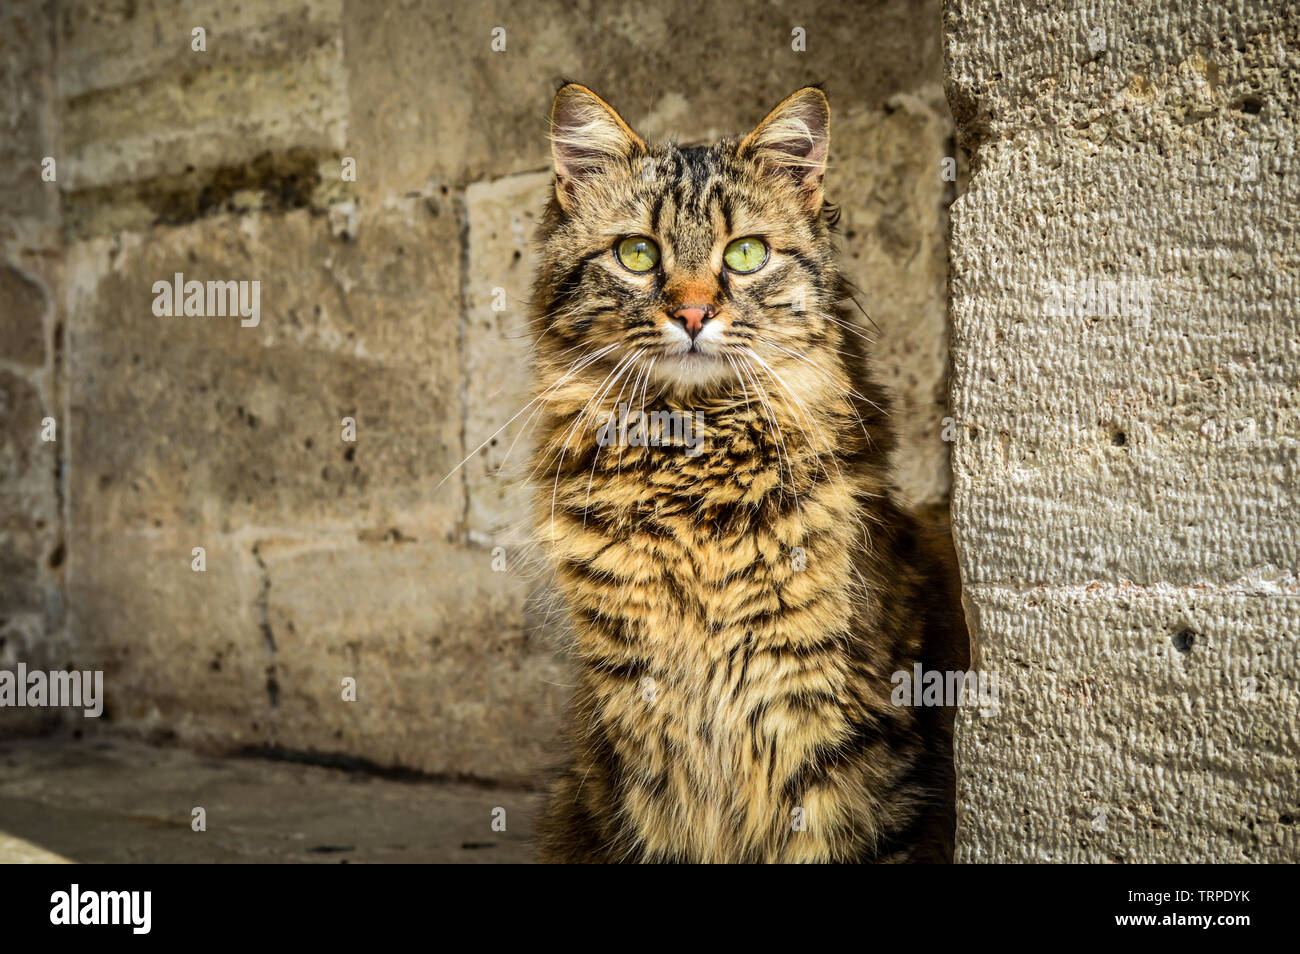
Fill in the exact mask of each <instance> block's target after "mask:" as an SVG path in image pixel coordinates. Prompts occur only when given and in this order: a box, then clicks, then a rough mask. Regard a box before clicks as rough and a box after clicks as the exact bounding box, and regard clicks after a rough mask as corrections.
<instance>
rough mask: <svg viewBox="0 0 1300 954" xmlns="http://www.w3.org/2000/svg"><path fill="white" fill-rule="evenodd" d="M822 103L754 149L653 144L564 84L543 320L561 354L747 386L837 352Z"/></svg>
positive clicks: (545, 240)
mask: <svg viewBox="0 0 1300 954" xmlns="http://www.w3.org/2000/svg"><path fill="white" fill-rule="evenodd" d="M829 136H830V111H829V107H828V105H827V102H826V97H825V95H824V94H823V93H822V92H821V90H820V89H817V88H816V87H806V88H804V89H800V90H798V91H797V92H795V93H793V94H792V95H791V96H789V97H787V98H786V99H785V100H784V101H782V102H781V103H780V104H779V105H778V106H777V107H776V108H775V109H773V110H772V111H771V113H769V114H768V116H767V117H766V118H765V119H764V120H763V121H762V122H761V123H759V124H758V126H757V127H756V128H755V129H754V130H753V131H752V132H751V133H749V134H748V135H747V136H745V137H744V138H742V139H738V140H732V139H723V140H721V141H720V142H718V143H716V144H714V145H712V146H692V147H682V146H678V145H677V144H675V143H671V142H670V143H664V144H657V145H656V144H650V143H647V142H646V141H645V140H643V139H642V138H641V137H640V136H638V135H637V134H636V133H635V132H634V131H633V130H632V128H631V127H630V126H629V125H628V124H627V123H626V122H624V121H623V119H622V118H621V117H620V116H619V115H618V113H616V112H615V111H614V109H613V108H612V107H611V106H610V105H609V104H608V103H606V102H605V101H604V100H602V99H601V98H600V97H599V96H597V95H596V94H595V93H593V92H592V91H591V90H589V89H587V88H586V87H585V86H580V85H578V84H576V83H570V84H567V85H565V86H563V87H561V88H560V90H559V92H558V93H557V94H556V97H555V103H554V106H553V109H552V113H551V143H552V153H553V157H554V163H555V193H554V196H555V197H554V201H553V202H552V204H551V207H550V210H549V212H548V215H547V217H546V219H545V221H544V224H543V227H542V231H541V249H540V251H541V259H542V265H541V269H540V271H539V277H538V283H537V289H536V291H537V300H536V305H535V307H536V308H537V310H538V313H537V315H536V317H537V319H538V321H539V322H540V323H541V327H542V328H543V334H544V335H546V336H549V338H550V340H551V343H552V344H553V345H554V346H556V347H558V348H559V349H570V350H571V353H572V354H574V355H575V356H576V355H578V354H580V353H587V354H593V353H595V352H596V351H597V350H598V349H602V348H607V347H609V346H613V347H609V350H607V351H606V352H605V355H604V357H603V359H602V363H608V364H610V365H614V364H615V363H616V362H618V361H620V360H627V361H630V362H633V363H634V364H635V365H637V366H638V367H643V368H645V369H646V370H645V373H646V375H647V377H648V379H649V380H651V381H652V382H653V383H655V384H656V385H657V386H659V385H666V386H670V387H673V388H675V389H678V390H684V391H690V390H694V389H709V388H716V387H721V386H725V385H726V384H727V382H732V383H735V382H737V381H739V382H743V381H744V380H746V378H745V377H744V376H745V375H747V374H750V373H751V372H753V373H757V372H759V370H760V366H761V365H762V364H764V363H766V364H767V365H768V366H769V368H777V367H779V366H782V365H788V364H789V363H790V362H792V361H796V360H799V359H798V358H797V357H796V356H806V353H807V352H808V351H810V350H812V349H814V348H817V347H821V346H826V345H828V344H829V346H830V347H834V344H833V341H837V340H838V337H839V336H838V334H837V333H836V332H835V329H834V328H833V326H832V322H834V321H835V319H834V318H832V317H831V315H832V314H833V309H834V303H835V299H836V297H837V294H838V291H839V288H838V282H837V278H836V272H835V267H834V263H833V250H832V247H831V240H830V236H829V234H828V228H827V219H828V218H829V216H828V215H827V214H826V212H827V210H826V208H825V200H824V197H823V191H822V183H823V179H824V176H825V172H826V157H827V150H828V147H829V141H830V138H829Z"/></svg>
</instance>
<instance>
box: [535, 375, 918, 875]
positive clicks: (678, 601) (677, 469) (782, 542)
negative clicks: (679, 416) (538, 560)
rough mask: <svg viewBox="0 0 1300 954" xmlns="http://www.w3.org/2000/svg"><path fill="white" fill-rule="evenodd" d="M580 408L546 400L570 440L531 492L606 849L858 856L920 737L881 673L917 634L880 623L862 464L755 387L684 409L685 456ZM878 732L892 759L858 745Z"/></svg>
mask: <svg viewBox="0 0 1300 954" xmlns="http://www.w3.org/2000/svg"><path fill="white" fill-rule="evenodd" d="M584 406H585V407H587V413H586V415H585V417H584V418H583V419H584V420H585V421H587V423H586V424H585V426H584V425H583V424H578V425H576V426H575V421H576V420H577V419H578V418H577V414H578V410H577V409H576V408H568V409H567V410H568V411H570V412H571V413H565V410H561V409H560V408H557V411H559V413H557V414H556V415H555V417H554V418H553V419H552V422H551V431H550V434H549V436H550V438H551V441H550V445H549V446H551V447H552V448H554V447H556V446H557V445H558V444H559V442H560V441H561V440H562V439H563V437H564V435H565V434H566V433H572V435H573V436H572V437H571V440H570V444H569V446H568V447H567V448H566V451H565V452H564V453H563V454H562V455H556V454H551V455H550V457H548V458H545V462H546V465H547V466H550V465H551V464H552V463H553V464H554V467H555V471H554V478H553V479H552V480H550V481H545V480H542V481H539V486H540V487H541V488H542V489H541V491H540V492H539V495H538V499H537V522H538V527H539V530H540V531H541V533H542V535H543V538H544V540H545V542H546V545H547V547H548V550H549V551H550V553H551V557H552V559H553V561H554V565H555V569H556V579H557V582H558V585H559V588H560V590H561V592H562V593H563V596H564V599H565V602H566V604H567V607H568V609H569V611H570V613H571V617H572V620H573V624H574V635H575V647H574V648H575V658H576V660H577V662H578V668H579V691H578V698H577V700H576V709H575V711H576V712H578V713H580V714H581V716H582V718H583V719H584V724H583V725H582V726H580V727H575V728H576V738H575V742H576V749H577V751H576V753H575V756H576V757H575V765H574V767H573V770H572V772H573V775H571V776H570V778H574V777H577V779H578V780H577V784H576V786H573V787H572V788H571V792H569V793H568V797H572V798H573V799H574V800H575V801H576V802H577V803H578V804H586V805H588V806H589V809H588V810H589V811H591V812H592V813H593V814H594V815H599V816H603V820H602V822H601V823H599V825H598V827H599V828H600V829H601V830H602V832H603V834H602V836H601V837H602V839H603V840H604V842H605V843H606V844H607V845H608V846H609V849H610V850H609V852H608V855H609V857H610V858H611V860H613V859H615V858H617V857H618V855H619V853H620V852H623V853H625V855H626V856H627V857H629V858H636V859H639V860H650V859H663V860H669V859H674V860H685V859H690V860H701V861H735V860H762V861H830V860H845V859H847V858H848V857H854V856H861V855H865V854H869V853H871V852H872V851H873V849H874V847H875V846H876V845H877V844H878V843H879V841H880V840H881V839H882V838H883V837H884V836H885V834H886V833H887V831H888V830H889V829H890V828H891V827H892V826H894V825H895V824H896V823H897V822H898V820H899V819H900V818H901V817H903V816H905V815H906V814H907V811H908V809H909V808H910V807H911V806H910V804H906V802H907V801H908V800H907V799H904V802H905V803H904V804H898V805H883V806H877V805H873V804H872V801H873V799H872V794H871V793H872V790H873V788H874V789H877V790H879V785H880V782H881V781H882V780H884V781H891V780H896V779H898V778H902V777H903V776H905V775H906V774H907V773H908V771H909V770H910V769H911V767H912V762H911V760H910V759H909V756H914V755H915V754H916V752H917V742H916V740H913V739H912V738H911V736H912V735H913V732H914V730H913V727H912V726H910V725H909V724H907V723H908V721H909V720H908V719H907V718H905V714H900V713H897V712H893V711H891V709H892V708H893V707H891V706H890V705H889V700H888V691H889V682H888V673H889V672H892V671H893V670H894V668H896V667H898V666H901V665H903V663H904V661H905V659H910V658H911V657H912V656H913V655H915V652H916V651H917V650H918V649H919V642H920V627H919V626H918V625H917V621H913V622H912V624H911V625H908V626H904V627H901V628H896V629H895V632H894V634H892V635H891V634H887V633H885V632H883V626H884V625H885V622H886V620H885V618H886V616H887V615H888V614H887V607H888V605H889V602H890V597H889V589H890V587H891V586H892V585H895V584H893V583H891V582H890V581H886V580H883V579H878V578H876V573H877V570H876V569H875V568H873V567H872V566H871V565H870V564H871V561H870V560H869V559H867V557H868V556H869V554H870V552H871V551H870V546H871V543H870V539H871V533H872V524H873V523H877V524H878V523H879V522H880V519H881V515H880V514H879V513H876V512H874V510H873V508H872V500H873V488H874V487H875V483H874V480H873V477H872V475H871V474H870V473H864V472H863V471H862V470H861V469H859V468H855V467H854V466H852V465H851V464H850V463H849V462H848V461H846V460H841V459H840V455H839V454H838V453H837V451H836V449H835V448H834V447H831V446H825V445H823V446H820V447H819V446H817V445H816V444H813V443H810V442H808V441H807V440H806V439H805V438H804V436H803V434H802V433H801V431H800V427H799V421H798V420H797V418H796V417H795V416H794V415H793V414H791V413H789V412H787V413H786V414H784V415H782V414H779V413H778V414H776V415H775V417H774V418H773V419H772V420H768V419H767V418H766V417H765V416H764V414H763V413H762V404H761V402H759V401H757V400H755V401H752V402H750V403H749V404H745V403H735V402H731V403H725V402H722V403H714V404H710V405H706V406H704V407H702V408H696V409H691V410H692V412H693V413H696V414H697V415H698V417H697V418H696V419H697V420H700V421H702V426H701V431H700V434H699V435H698V436H699V437H700V444H699V447H698V448H697V450H698V454H697V456H693V457H692V456H688V455H687V454H686V452H685V448H683V447H679V446H673V447H665V446H659V447H634V446H617V447H602V446H600V444H599V443H598V442H597V440H596V439H595V435H596V434H598V432H599V427H598V425H599V422H600V421H602V420H605V419H607V416H608V415H609V414H610V413H613V412H614V408H613V407H608V408H606V407H603V406H602V407H601V409H600V411H593V410H592V408H591V406H590V405H584ZM652 407H653V405H652ZM561 408H563V405H562V404H561ZM678 412H680V409H679V410H678ZM811 427H812V424H811V423H810V422H805V424H804V428H806V429H807V428H811ZM579 434H583V435H585V439H580V438H579V436H578V435H579ZM560 456H563V458H564V459H563V460H560V459H559V457H560ZM552 459H553V460H552ZM548 486H549V490H550V492H549V493H547V492H546V488H547V487H548ZM877 530H878V532H879V529H878V528H877ZM873 623H874V624H875V625H876V626H877V627H878V628H882V631H879V632H877V633H875V634H873V635H874V637H875V638H874V645H868V642H867V641H864V639H863V637H862V630H863V627H864V626H871V625H873ZM908 633H910V634H911V636H912V638H910V639H909V638H906V634H908ZM899 636H904V638H901V639H900V638H898V637H899ZM900 740H902V744H901V745H900V744H899V741H900ZM887 745H888V746H893V747H894V754H895V756H896V758H894V759H893V760H892V764H891V761H890V760H888V759H882V760H881V761H880V762H879V764H874V765H872V764H868V762H867V761H866V760H865V759H864V756H865V755H866V753H867V751H868V749H870V748H873V747H874V748H885V747H887ZM864 746H866V747H867V748H864ZM569 784H570V785H572V782H570V783H569ZM562 787H564V786H562ZM584 790H585V793H584Z"/></svg>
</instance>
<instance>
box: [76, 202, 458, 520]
mask: <svg viewBox="0 0 1300 954" xmlns="http://www.w3.org/2000/svg"><path fill="white" fill-rule="evenodd" d="M432 208H437V209H438V212H437V214H434V212H433V211H431V209H432ZM458 231H459V230H458V226H457V224H456V222H455V220H454V217H453V216H452V214H451V213H450V211H449V210H447V209H445V208H441V207H437V206H426V203H425V202H424V201H423V200H412V201H409V202H407V203H405V204H403V205H402V206H400V207H398V208H396V209H389V210H378V211H376V213H375V214H374V215H373V216H369V217H367V216H362V219H361V221H360V224H359V225H358V234H359V237H358V239H357V240H356V242H355V243H352V242H343V241H337V240H334V239H331V238H330V236H329V233H328V231H327V226H326V223H325V221H324V220H323V219H321V218H312V217H309V216H308V215H307V213H302V212H300V213H295V214H293V215H289V216H285V217H283V218H274V217H262V216H254V217H251V218H250V219H244V220H236V219H226V218H222V219H213V220H205V221H204V222H201V223H196V224H195V225H192V226H188V227H185V228H182V229H177V230H173V231H165V232H161V233H159V234H158V236H157V237H156V240H153V241H150V242H147V243H145V242H141V241H139V240H138V239H133V238H130V237H126V238H123V239H120V240H117V241H114V242H109V241H107V240H95V241H89V242H85V243H81V244H79V245H77V246H74V247H73V249H72V250H71V252H70V256H71V258H72V263H71V265H70V268H71V269H72V270H74V271H75V273H76V274H77V276H78V287H77V289H76V291H75V292H74V293H73V294H72V304H71V306H70V308H69V323H70V335H69V347H70V357H69V378H70V382H71V387H72V390H71V399H70V400H71V409H72V414H73V422H72V439H73V441H74V444H75V449H74V456H73V463H74V467H73V474H72V479H73V487H74V492H73V504H74V507H75V508H76V514H77V517H76V521H77V522H78V523H79V524H80V525H82V526H85V525H87V524H94V525H100V526H108V525H112V526H136V527H138V526H154V525H162V526H170V525H176V524H183V525H202V526H220V527H227V528H229V527H238V526H241V525H243V524H252V525H267V524H271V525H275V524H276V523H277V522H280V521H285V522H297V521H301V520H310V521H312V522H314V523H315V524H317V525H319V526H328V525H333V526H360V527H365V526H382V527H385V528H388V527H395V526H400V527H402V528H403V532H404V533H406V534H407V535H409V536H416V535H419V536H422V537H427V536H428V535H430V534H434V535H441V534H444V533H447V532H450V531H451V530H452V528H453V527H454V526H455V524H456V522H457V520H458V519H459V517H460V513H461V508H462V501H461V499H460V498H459V497H458V489H457V488H456V487H454V486H453V487H449V488H444V489H443V490H442V491H440V492H437V493H435V490H436V488H437V485H438V483H439V481H440V480H441V479H442V477H443V475H444V474H446V473H447V472H448V471H449V470H450V469H451V467H452V466H453V465H454V464H455V463H456V462H457V461H458V460H459V459H460V456H461V455H460V446H461V439H460V428H461V412H460V387H459V371H460V369H459V364H458V354H457V350H456V348H455V347H454V346H453V342H454V341H455V340H456V337H457V334H458V331H457V329H458V325H459V308H458V304H457V303H458V300H459V289H458V285H459V274H460V273H459V257H458V256H456V255H454V254H453V253H454V249H455V247H456V245H455V236H456V235H457V234H458ZM176 272H181V273H182V274H183V275H184V277H185V279H186V280H190V279H195V280H200V281H208V280H219V281H226V280H232V281H250V282H251V281H260V282H261V283H262V284H261V286H260V306H261V312H262V313H261V318H260V323H259V324H258V325H257V326H255V327H243V326H241V319H239V318H238V317H225V318H223V317H203V318H196V317H171V318H167V317H157V316H156V315H155V314H154V313H153V302H154V292H153V284H154V282H157V281H165V282H171V281H173V275H174V274H175V273H176ZM250 287H251V286H250ZM344 418H353V419H354V420H355V421H356V441H355V442H348V441H345V440H344V439H343V437H344V425H343V423H342V422H343V419H344Z"/></svg>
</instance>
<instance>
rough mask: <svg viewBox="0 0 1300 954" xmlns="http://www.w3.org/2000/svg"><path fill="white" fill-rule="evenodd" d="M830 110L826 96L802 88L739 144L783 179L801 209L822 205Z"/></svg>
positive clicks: (816, 208) (810, 89)
mask: <svg viewBox="0 0 1300 954" xmlns="http://www.w3.org/2000/svg"><path fill="white" fill-rule="evenodd" d="M830 128H831V109H830V104H829V103H827V101H826V94H825V93H823V92H822V91H821V90H820V89H818V88H817V87H816V86H805V87H804V88H803V89H801V90H798V91H796V92H794V93H792V94H791V95H789V96H787V97H786V98H785V99H784V100H782V101H781V103H780V104H779V105H778V106H777V107H776V108H775V109H773V110H772V111H771V112H770V113H768V114H767V117H766V118H765V119H764V120H763V121H762V122H761V123H759V124H758V126H756V127H755V129H754V131H753V132H751V133H750V134H749V135H748V136H746V137H745V138H744V139H743V140H741V143H740V151H741V152H749V153H751V154H752V155H754V156H755V157H757V158H758V160H759V161H760V162H761V163H763V165H765V166H767V167H769V168H770V169H772V170H773V171H775V172H777V173H779V174H782V175H785V176H787V177H788V178H789V179H790V181H791V182H793V183H794V185H795V188H797V189H798V190H799V193H800V196H801V197H802V199H803V203H804V207H805V208H806V209H807V210H808V211H809V212H816V211H817V210H818V209H820V208H821V205H822V182H823V180H824V179H825V177H826V157H827V154H828V153H829V151H830Z"/></svg>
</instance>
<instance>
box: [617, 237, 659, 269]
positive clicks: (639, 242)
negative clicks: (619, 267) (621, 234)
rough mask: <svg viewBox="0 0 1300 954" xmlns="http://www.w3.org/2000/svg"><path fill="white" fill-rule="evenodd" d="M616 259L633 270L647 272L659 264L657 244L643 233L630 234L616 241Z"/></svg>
mask: <svg viewBox="0 0 1300 954" xmlns="http://www.w3.org/2000/svg"><path fill="white" fill-rule="evenodd" d="M617 251H618V260H619V261H620V262H622V263H623V267H624V268H626V269H628V270H629V271H633V272H648V271H650V269H652V268H654V267H655V266H656V265H658V264H659V246H658V245H656V244H655V243H654V242H652V241H651V240H650V239H648V238H646V237H645V236H643V235H631V236H629V237H627V238H625V239H623V240H622V241H620V242H619V243H618V249H617Z"/></svg>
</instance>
